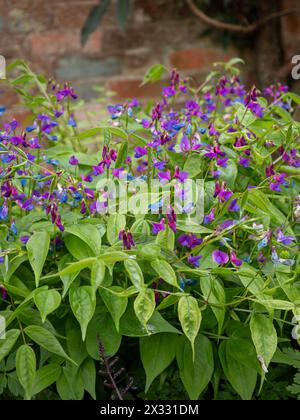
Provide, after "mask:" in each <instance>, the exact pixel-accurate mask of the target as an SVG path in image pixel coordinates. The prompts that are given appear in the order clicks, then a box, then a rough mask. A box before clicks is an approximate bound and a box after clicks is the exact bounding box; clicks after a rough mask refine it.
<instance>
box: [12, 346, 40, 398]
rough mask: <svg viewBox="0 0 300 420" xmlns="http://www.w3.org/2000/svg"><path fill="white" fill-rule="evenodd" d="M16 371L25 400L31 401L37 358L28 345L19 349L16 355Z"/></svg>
mask: <svg viewBox="0 0 300 420" xmlns="http://www.w3.org/2000/svg"><path fill="white" fill-rule="evenodd" d="M16 370H17V376H18V379H19V381H20V384H21V385H22V387H23V388H24V391H25V399H26V400H30V399H31V396H32V387H33V383H34V379H35V373H36V357H35V353H34V351H33V350H32V348H31V347H29V346H28V345H27V344H24V345H23V346H21V347H19V348H18V351H17V354H16Z"/></svg>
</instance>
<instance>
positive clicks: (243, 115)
mask: <svg viewBox="0 0 300 420" xmlns="http://www.w3.org/2000/svg"><path fill="white" fill-rule="evenodd" d="M236 115H237V117H238V120H239V122H240V123H241V124H243V125H244V126H245V127H248V126H249V125H251V124H252V123H254V121H255V120H256V119H257V117H256V116H255V115H254V114H253V113H252V112H251V111H250V109H247V108H246V107H245V106H244V105H242V104H239V108H238V111H237V113H236Z"/></svg>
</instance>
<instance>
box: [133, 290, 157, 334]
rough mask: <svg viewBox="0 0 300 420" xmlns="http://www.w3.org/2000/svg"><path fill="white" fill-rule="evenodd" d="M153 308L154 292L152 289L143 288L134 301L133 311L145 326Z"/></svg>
mask: <svg viewBox="0 0 300 420" xmlns="http://www.w3.org/2000/svg"><path fill="white" fill-rule="evenodd" d="M154 310H155V293H154V290H153V289H143V290H141V291H140V293H139V294H138V295H137V297H136V298H135V301H134V312H135V314H136V316H137V318H138V319H139V321H140V323H141V324H142V325H143V326H144V327H145V328H146V329H148V327H147V323H148V321H149V319H150V318H151V316H152V315H153V312H154Z"/></svg>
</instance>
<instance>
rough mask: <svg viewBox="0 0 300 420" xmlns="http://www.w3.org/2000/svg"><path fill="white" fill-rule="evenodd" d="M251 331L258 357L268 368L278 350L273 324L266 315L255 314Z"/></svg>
mask: <svg viewBox="0 0 300 420" xmlns="http://www.w3.org/2000/svg"><path fill="white" fill-rule="evenodd" d="M250 330H251V335H252V340H253V343H254V346H255V348H256V353H257V357H258V358H259V361H260V362H261V363H264V365H265V367H266V368H267V367H268V366H269V364H270V362H271V360H272V358H273V355H274V353H275V351H276V348H277V333H276V330H275V328H274V325H273V322H272V321H271V319H270V318H268V317H267V316H266V315H262V314H254V315H253V316H252V318H251V320H250ZM260 358H262V360H261V359H260Z"/></svg>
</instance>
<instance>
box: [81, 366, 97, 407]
mask: <svg viewBox="0 0 300 420" xmlns="http://www.w3.org/2000/svg"><path fill="white" fill-rule="evenodd" d="M79 373H80V375H81V377H82V381H83V387H84V389H85V390H86V391H87V392H88V393H89V394H90V396H91V397H92V398H93V399H94V400H96V398H97V397H96V366H95V362H94V361H93V360H92V359H91V358H87V359H86V360H85V361H84V362H83V363H82V365H81V366H80V369H79Z"/></svg>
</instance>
